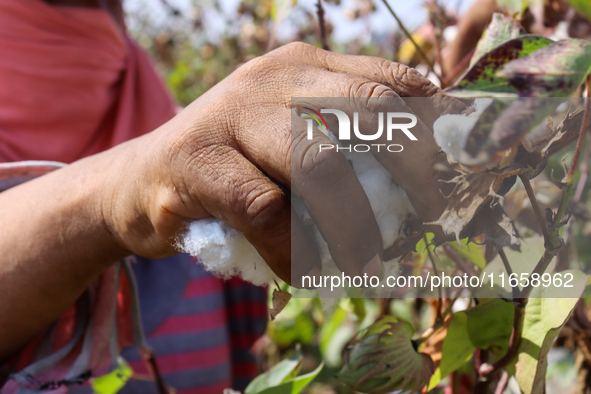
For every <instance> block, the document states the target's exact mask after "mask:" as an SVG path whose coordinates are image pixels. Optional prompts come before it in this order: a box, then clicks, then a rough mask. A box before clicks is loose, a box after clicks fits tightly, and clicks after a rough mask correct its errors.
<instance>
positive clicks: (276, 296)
mask: <svg viewBox="0 0 591 394" xmlns="http://www.w3.org/2000/svg"><path fill="white" fill-rule="evenodd" d="M289 300H291V294H289V293H288V292H286V291H283V290H281V289H275V290H273V298H272V302H273V308H271V309H269V315H271V320H275V318H276V317H277V315H278V314H279V313H280V312H281V311H282V310H283V308H285V305H287V303H288V302H289Z"/></svg>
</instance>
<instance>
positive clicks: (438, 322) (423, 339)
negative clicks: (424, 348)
mask: <svg viewBox="0 0 591 394" xmlns="http://www.w3.org/2000/svg"><path fill="white" fill-rule="evenodd" d="M462 290H464V289H458V291H457V292H456V294H455V297H454V298H452V299H451V301H450V302H449V306H448V307H447V308H445V311H443V313H442V315H441V319H435V321H434V322H433V325H432V326H431V327H429V328H428V329H427V330H425V332H424V333H423V335H421V337H420V338H418V339H416V340H415V341H414V343H415V345H416V346H417V347H418V346H420V345H422V344H423V343H425V342H427V341H428V340H429V338H431V336H432V335H433V334H435V332H436V331H437V330H439V329H440V328H441V327H443V324H444V322H445V319H446V318H447V315H449V314H450V313H451V311H452V308H453V306H454V304H455V303H456V301H457V300H458V298H460V294H461V293H462Z"/></svg>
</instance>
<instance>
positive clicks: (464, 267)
mask: <svg viewBox="0 0 591 394" xmlns="http://www.w3.org/2000/svg"><path fill="white" fill-rule="evenodd" d="M442 247H443V251H444V252H445V254H447V255H448V256H449V258H450V259H452V260H453V262H454V263H456V265H457V266H458V268H459V269H460V270H461V271H462V272H464V273H466V274H468V276H474V271H472V270H471V269H470V268H469V267H468V266H467V265H466V263H464V261H463V260H462V259H461V258H460V256H458V255H457V254H456V252H455V251H454V250H453V248H452V247H451V246H449V244H443V245H442Z"/></svg>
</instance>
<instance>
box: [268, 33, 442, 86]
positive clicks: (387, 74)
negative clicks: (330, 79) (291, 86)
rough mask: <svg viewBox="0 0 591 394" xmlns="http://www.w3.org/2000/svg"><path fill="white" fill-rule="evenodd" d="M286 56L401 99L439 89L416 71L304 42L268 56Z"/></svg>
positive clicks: (381, 60)
mask: <svg viewBox="0 0 591 394" xmlns="http://www.w3.org/2000/svg"><path fill="white" fill-rule="evenodd" d="M285 53H288V54H290V55H292V56H293V57H294V58H295V59H298V60H300V61H301V62H302V63H304V64H308V65H311V66H314V67H320V68H324V69H326V70H328V71H331V72H333V73H345V74H350V75H355V76H357V77H360V78H363V79H365V80H368V81H373V82H378V83H380V84H382V85H385V86H387V87H388V88H390V89H392V90H393V91H394V92H396V93H397V94H398V95H399V96H401V97H431V96H433V95H434V94H436V93H439V92H441V89H440V88H438V87H437V86H435V85H433V84H432V83H431V82H430V81H429V80H428V79H427V78H425V77H424V76H423V75H422V74H421V73H419V72H418V71H417V70H415V69H414V68H411V67H408V66H406V65H403V64H400V63H394V62H391V61H388V60H384V59H380V58H375V57H370V56H353V55H342V54H339V53H334V52H329V51H324V50H322V49H319V48H316V47H314V46H311V45H307V44H303V43H293V44H289V45H286V46H284V47H282V48H280V49H279V50H275V51H273V52H270V53H269V54H268V56H271V57H273V56H276V57H282V56H285ZM326 97H334V96H326Z"/></svg>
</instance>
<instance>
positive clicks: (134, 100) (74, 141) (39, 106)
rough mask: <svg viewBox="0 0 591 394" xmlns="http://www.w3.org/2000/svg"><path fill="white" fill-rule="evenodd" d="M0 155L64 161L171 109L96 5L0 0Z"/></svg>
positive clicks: (142, 58)
mask: <svg viewBox="0 0 591 394" xmlns="http://www.w3.org/2000/svg"><path fill="white" fill-rule="evenodd" d="M0 54H1V55H0V87H1V89H0V162H11V161H19V160H53V161H60V162H64V163H71V162H73V161H75V160H78V159H81V158H83V157H85V156H88V155H92V154H95V153H98V152H101V151H103V150H106V149H109V148H110V147H112V146H115V145H117V144H120V143H122V142H124V141H127V140H129V139H132V138H134V137H137V136H140V135H142V134H145V133H147V132H150V131H152V130H153V129H155V128H156V127H158V126H160V125H161V124H162V123H164V122H166V121H167V120H169V119H170V118H172V117H173V116H174V114H175V105H174V102H173V100H172V99H171V97H170V95H169V93H168V91H167V90H166V88H165V87H164V85H163V84H162V82H161V81H160V79H159V78H158V76H157V75H156V74H155V72H154V67H153V65H152V63H151V62H150V60H149V58H148V56H147V55H146V54H145V53H144V52H143V51H142V50H141V49H140V48H139V47H138V45H137V44H135V43H134V42H133V41H132V40H130V39H129V38H128V37H127V35H126V34H125V32H123V31H122V30H121V28H120V27H119V26H118V25H117V24H116V23H115V21H114V20H113V18H112V17H111V15H109V14H107V13H106V12H104V11H103V10H100V9H92V8H82V7H65V6H51V5H48V4H46V3H44V2H43V1H41V0H2V1H0Z"/></svg>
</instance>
